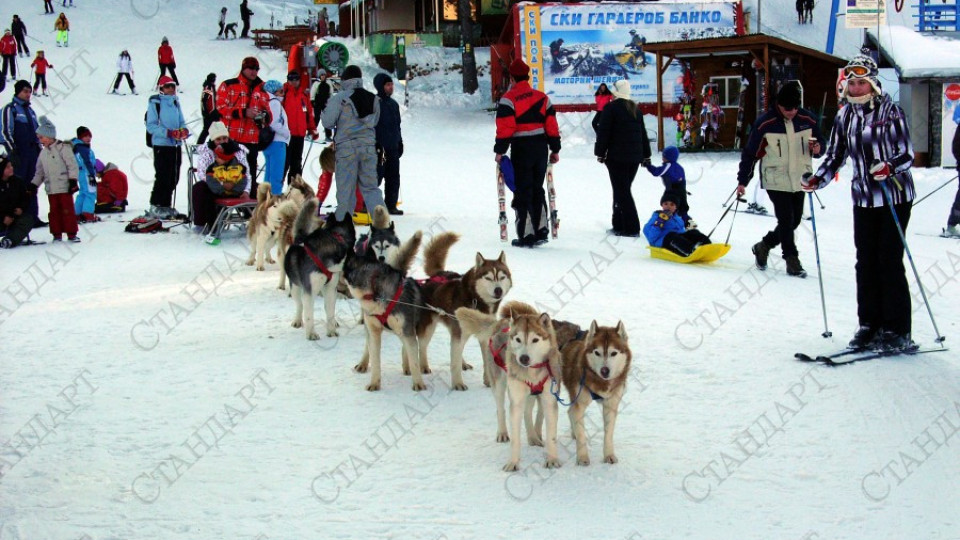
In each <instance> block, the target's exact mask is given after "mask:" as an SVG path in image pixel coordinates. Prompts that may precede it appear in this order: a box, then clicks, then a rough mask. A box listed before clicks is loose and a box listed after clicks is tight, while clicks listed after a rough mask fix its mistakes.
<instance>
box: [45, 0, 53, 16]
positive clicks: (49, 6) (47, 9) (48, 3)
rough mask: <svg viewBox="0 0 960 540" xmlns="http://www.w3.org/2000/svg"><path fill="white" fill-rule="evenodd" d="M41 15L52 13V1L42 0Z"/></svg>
mask: <svg viewBox="0 0 960 540" xmlns="http://www.w3.org/2000/svg"><path fill="white" fill-rule="evenodd" d="M43 13H44V14H47V13H51V14H52V13H53V0H43Z"/></svg>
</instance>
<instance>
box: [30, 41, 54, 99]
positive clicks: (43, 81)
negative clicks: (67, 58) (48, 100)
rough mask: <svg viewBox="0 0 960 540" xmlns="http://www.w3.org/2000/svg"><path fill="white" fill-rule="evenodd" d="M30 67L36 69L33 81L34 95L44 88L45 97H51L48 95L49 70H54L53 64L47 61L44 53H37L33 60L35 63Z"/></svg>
mask: <svg viewBox="0 0 960 540" xmlns="http://www.w3.org/2000/svg"><path fill="white" fill-rule="evenodd" d="M30 67H32V68H34V80H33V93H34V95H39V94H37V90H39V89H40V86H41V85H42V86H43V95H45V96H49V95H50V94H48V93H47V68H52V67H53V64H51V63H50V62H48V61H47V59H46V58H45V57H44V56H43V51H40V50H38V51H37V57H36V58H34V59H33V62H32V63H31V64H30Z"/></svg>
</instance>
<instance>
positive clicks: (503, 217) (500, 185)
mask: <svg viewBox="0 0 960 540" xmlns="http://www.w3.org/2000/svg"><path fill="white" fill-rule="evenodd" d="M547 201H548V202H549V205H550V236H552V237H553V239H554V240H556V239H557V234H558V233H559V232H560V218H559V217H558V216H557V190H556V189H555V188H554V184H553V164H552V163H550V164H549V165H547ZM497 203H498V204H499V207H500V216H499V217H498V218H497V224H498V225H499V226H500V241H501V242H506V241H507V224H508V221H507V190H506V184H505V182H504V181H503V173H502V172H500V164H499V163H498V164H497Z"/></svg>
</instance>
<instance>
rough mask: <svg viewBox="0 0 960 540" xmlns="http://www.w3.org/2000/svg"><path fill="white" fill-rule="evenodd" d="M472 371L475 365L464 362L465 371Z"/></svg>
mask: <svg viewBox="0 0 960 540" xmlns="http://www.w3.org/2000/svg"><path fill="white" fill-rule="evenodd" d="M471 369H473V365H472V364H468V363H467V362H466V361H464V362H463V370H464V371H470V370H471Z"/></svg>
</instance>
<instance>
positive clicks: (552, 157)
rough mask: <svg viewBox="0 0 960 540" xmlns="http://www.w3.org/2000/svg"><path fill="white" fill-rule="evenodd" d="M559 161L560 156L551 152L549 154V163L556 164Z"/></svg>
mask: <svg viewBox="0 0 960 540" xmlns="http://www.w3.org/2000/svg"><path fill="white" fill-rule="evenodd" d="M559 161H560V154H559V153H557V152H553V153H551V154H550V163H557V162H559Z"/></svg>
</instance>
